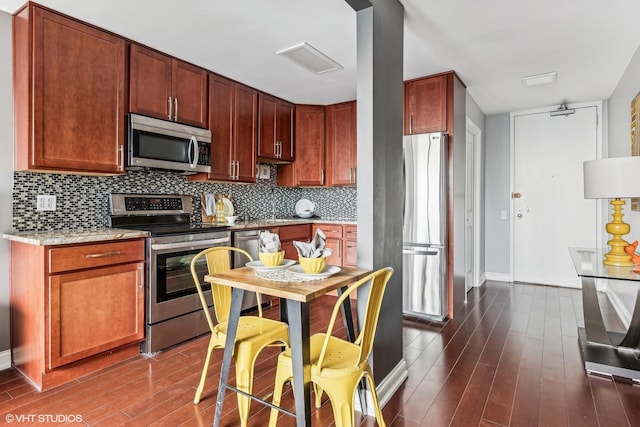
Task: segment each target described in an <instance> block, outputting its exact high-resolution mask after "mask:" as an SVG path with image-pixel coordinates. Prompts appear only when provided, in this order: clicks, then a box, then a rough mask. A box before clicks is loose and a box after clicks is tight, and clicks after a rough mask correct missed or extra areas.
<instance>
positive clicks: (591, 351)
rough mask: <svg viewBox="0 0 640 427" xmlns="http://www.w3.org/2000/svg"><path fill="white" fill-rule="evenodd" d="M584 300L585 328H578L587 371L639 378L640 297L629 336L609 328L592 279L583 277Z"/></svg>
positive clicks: (636, 379)
mask: <svg viewBox="0 0 640 427" xmlns="http://www.w3.org/2000/svg"><path fill="white" fill-rule="evenodd" d="M582 303H583V313H584V328H578V340H579V342H580V350H581V352H582V358H583V360H584V367H585V370H586V371H587V372H594V373H598V374H605V375H612V376H618V377H623V378H630V379H632V380H634V381H640V359H639V358H638V356H637V354H638V350H637V348H634V347H635V346H636V345H637V339H638V330H637V328H638V323H640V303H639V302H638V300H636V306H635V310H634V313H633V318H632V321H631V324H630V325H629V330H628V331H627V334H626V335H625V334H621V333H618V332H608V331H607V330H606V328H605V326H604V321H603V320H602V312H601V310H600V305H599V304H598V295H597V293H596V287H595V281H594V279H593V278H590V277H583V278H582ZM618 343H620V344H618Z"/></svg>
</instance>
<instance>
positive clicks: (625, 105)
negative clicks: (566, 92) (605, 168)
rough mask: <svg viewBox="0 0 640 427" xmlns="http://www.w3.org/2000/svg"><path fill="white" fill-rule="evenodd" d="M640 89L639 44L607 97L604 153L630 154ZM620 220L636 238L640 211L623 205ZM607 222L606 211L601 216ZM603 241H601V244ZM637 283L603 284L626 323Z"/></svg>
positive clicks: (639, 231)
mask: <svg viewBox="0 0 640 427" xmlns="http://www.w3.org/2000/svg"><path fill="white" fill-rule="evenodd" d="M638 92H640V48H638V50H636V52H635V54H634V55H633V57H632V58H631V61H630V62H629V65H628V66H627V69H626V70H625V72H624V73H623V75H622V77H621V78H620V81H619V82H618V85H617V86H616V88H615V89H614V91H613V93H612V94H611V97H610V98H609V100H608V103H607V104H608V155H606V156H605V157H624V156H629V155H631V132H630V127H631V101H632V100H633V98H634V97H635V96H636V95H637V94H638ZM625 208H626V209H625V216H624V220H625V221H626V222H628V223H629V224H630V225H631V233H629V234H628V235H626V236H624V238H625V240H627V241H630V242H631V241H634V240H640V212H632V211H631V210H630V209H629V204H627V206H625ZM604 218H606V221H607V222H609V220H610V214H609V213H608V212H607V213H606V214H605V216H604ZM605 245H606V243H604V242H603V246H605ZM636 288H637V286H630V285H629V283H628V282H621V281H610V282H609V284H608V287H607V294H608V296H609V299H610V300H611V302H612V303H613V304H614V306H615V307H616V311H617V312H618V315H619V316H620V318H621V320H622V321H623V323H625V325H627V326H628V325H629V321H630V320H631V314H632V313H633V306H634V303H635V300H636Z"/></svg>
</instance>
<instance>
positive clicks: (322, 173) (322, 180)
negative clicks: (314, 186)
mask: <svg viewBox="0 0 640 427" xmlns="http://www.w3.org/2000/svg"><path fill="white" fill-rule="evenodd" d="M320 184H322V185H324V169H322V172H321V175H320Z"/></svg>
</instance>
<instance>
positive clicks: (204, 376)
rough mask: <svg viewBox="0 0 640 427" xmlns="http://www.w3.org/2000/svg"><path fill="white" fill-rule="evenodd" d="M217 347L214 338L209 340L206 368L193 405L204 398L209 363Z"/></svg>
mask: <svg viewBox="0 0 640 427" xmlns="http://www.w3.org/2000/svg"><path fill="white" fill-rule="evenodd" d="M214 347H215V345H214V342H213V336H212V337H211V339H210V340H209V347H208V348H207V357H206V358H205V359H204V366H203V367H202V375H201V376H200V384H198V388H197V389H196V395H195V397H194V398H193V403H194V404H196V405H197V404H198V403H200V397H202V391H203V390H204V383H205V381H206V380H207V371H208V370H209V362H210V361H211V353H212V352H213V349H214Z"/></svg>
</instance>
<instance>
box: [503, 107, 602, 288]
mask: <svg viewBox="0 0 640 427" xmlns="http://www.w3.org/2000/svg"><path fill="white" fill-rule="evenodd" d="M558 107H559V106H558V105H552V106H548V107H542V108H534V109H531V110H523V111H516V112H512V113H510V114H509V150H510V153H509V194H508V195H507V197H508V198H509V213H510V215H509V281H510V282H513V279H514V262H515V260H514V258H515V254H514V252H515V208H514V205H515V200H514V199H513V198H512V197H511V195H512V194H513V192H514V191H515V132H514V129H515V118H516V117H517V116H526V115H531V114H540V113H550V112H551V111H555V110H557V109H558ZM588 107H595V108H596V119H597V121H596V159H601V158H602V140H603V127H604V126H603V114H602V108H603V104H602V101H592V102H579V103H575V104H567V108H568V109H572V108H588ZM602 212H603V201H602V200H596V236H603V235H604V223H603V215H602ZM567 251H568V249H567Z"/></svg>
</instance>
